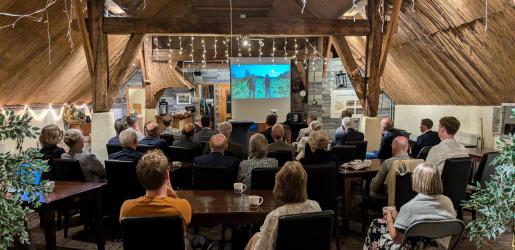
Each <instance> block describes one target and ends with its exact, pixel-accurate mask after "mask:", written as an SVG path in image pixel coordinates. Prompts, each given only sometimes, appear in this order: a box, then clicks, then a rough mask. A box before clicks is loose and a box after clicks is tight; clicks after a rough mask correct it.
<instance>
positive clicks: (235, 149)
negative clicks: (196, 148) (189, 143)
mask: <svg viewBox="0 0 515 250" xmlns="http://www.w3.org/2000/svg"><path fill="white" fill-rule="evenodd" d="M218 130H219V131H220V133H221V134H223V135H225V138H227V140H228V144H227V150H226V151H225V152H224V154H225V155H227V156H232V157H234V158H236V159H239V160H241V159H242V158H243V151H242V150H241V145H240V144H239V143H236V142H233V141H231V139H230V138H231V133H232V124H231V123H230V122H221V123H220V124H218ZM209 152H211V148H210V147H209V144H207V145H206V148H205V149H204V153H209Z"/></svg>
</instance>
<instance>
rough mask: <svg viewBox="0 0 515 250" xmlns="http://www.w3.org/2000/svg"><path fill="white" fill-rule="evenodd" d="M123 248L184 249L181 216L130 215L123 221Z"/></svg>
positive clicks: (135, 249) (136, 249)
mask: <svg viewBox="0 0 515 250" xmlns="http://www.w3.org/2000/svg"><path fill="white" fill-rule="evenodd" d="M121 224H122V239H123V249H125V250H132V249H134V250H139V249H184V247H185V246H184V245H185V242H184V226H183V219H182V217H181V216H162V217H129V218H125V219H123V220H122V221H121Z"/></svg>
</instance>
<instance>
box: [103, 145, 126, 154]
mask: <svg viewBox="0 0 515 250" xmlns="http://www.w3.org/2000/svg"><path fill="white" fill-rule="evenodd" d="M106 148H107V154H108V155H110V154H114V153H116V152H120V151H122V150H123V146H122V145H120V144H106Z"/></svg>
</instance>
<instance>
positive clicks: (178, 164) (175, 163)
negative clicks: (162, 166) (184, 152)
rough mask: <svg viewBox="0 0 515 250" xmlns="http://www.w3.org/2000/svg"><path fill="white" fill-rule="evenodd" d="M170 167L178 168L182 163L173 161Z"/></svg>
mask: <svg viewBox="0 0 515 250" xmlns="http://www.w3.org/2000/svg"><path fill="white" fill-rule="evenodd" d="M172 166H173V167H174V168H180V167H181V166H182V163H181V162H180V161H173V162H172Z"/></svg>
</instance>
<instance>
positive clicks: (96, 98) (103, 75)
mask: <svg viewBox="0 0 515 250" xmlns="http://www.w3.org/2000/svg"><path fill="white" fill-rule="evenodd" d="M104 4H105V0H90V1H88V19H89V31H90V32H89V41H90V44H91V50H92V55H93V76H91V86H92V89H93V112H107V111H109V105H108V102H107V86H108V85H109V58H108V51H107V48H108V47H107V34H106V33H104V32H103V29H102V27H103V22H104Z"/></svg>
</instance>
